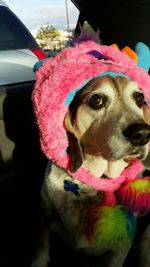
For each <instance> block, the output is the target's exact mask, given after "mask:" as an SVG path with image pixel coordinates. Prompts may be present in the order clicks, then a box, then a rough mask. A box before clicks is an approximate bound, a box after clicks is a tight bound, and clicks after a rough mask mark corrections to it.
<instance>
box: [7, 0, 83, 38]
mask: <svg viewBox="0 0 150 267" xmlns="http://www.w3.org/2000/svg"><path fill="white" fill-rule="evenodd" d="M4 1H5V3H6V4H7V5H8V6H9V7H10V9H11V10H12V11H13V12H14V13H15V14H16V15H17V16H18V17H19V18H20V19H21V20H22V22H23V23H24V24H25V25H26V26H27V28H28V29H29V30H30V31H31V33H32V34H34V33H36V32H37V30H38V29H39V28H40V27H41V26H43V25H45V24H46V23H50V24H53V25H54V26H55V27H56V28H57V29H63V30H67V18H66V5H65V0H25V1H21V0H4ZM67 3H68V13H69V25H70V28H74V27H75V24H76V21H77V18H78V10H77V9H76V7H75V6H74V5H73V4H72V2H71V1H70V0H67Z"/></svg>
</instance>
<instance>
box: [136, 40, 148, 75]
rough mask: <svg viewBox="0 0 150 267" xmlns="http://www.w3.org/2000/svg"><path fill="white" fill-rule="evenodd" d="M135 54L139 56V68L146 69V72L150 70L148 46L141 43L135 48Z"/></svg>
mask: <svg viewBox="0 0 150 267" xmlns="http://www.w3.org/2000/svg"><path fill="white" fill-rule="evenodd" d="M135 52H136V53H137V56H138V66H139V67H141V68H144V69H145V70H146V71H149V69H150V49H149V48H148V46H147V45H145V44H144V43H142V42H139V43H137V44H136V46H135Z"/></svg>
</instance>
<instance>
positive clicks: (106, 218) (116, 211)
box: [90, 205, 136, 247]
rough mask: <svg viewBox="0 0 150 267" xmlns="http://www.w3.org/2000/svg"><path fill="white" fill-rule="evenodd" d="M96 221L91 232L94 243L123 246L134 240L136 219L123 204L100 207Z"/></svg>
mask: <svg viewBox="0 0 150 267" xmlns="http://www.w3.org/2000/svg"><path fill="white" fill-rule="evenodd" d="M94 221H95V223H94V225H93V229H92V232H91V233H92V234H91V242H92V243H96V244H100V245H102V246H103V247H114V246H121V247H122V246H128V245H129V243H130V242H132V240H133V237H134V234H135V231H136V220H135V217H134V216H133V215H132V214H130V213H128V211H127V210H126V209H125V208H124V207H123V206H120V205H117V206H102V207H98V208H97V210H96V215H95V219H94ZM90 229H91V227H90Z"/></svg>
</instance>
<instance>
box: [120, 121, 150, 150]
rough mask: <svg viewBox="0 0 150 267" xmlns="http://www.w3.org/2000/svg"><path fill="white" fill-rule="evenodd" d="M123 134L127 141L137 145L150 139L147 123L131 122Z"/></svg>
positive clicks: (143, 143) (149, 129)
mask: <svg viewBox="0 0 150 267" xmlns="http://www.w3.org/2000/svg"><path fill="white" fill-rule="evenodd" d="M123 134H124V136H125V137H127V138H128V139H129V141H130V142H131V143H132V144H134V145H137V146H144V145H146V144H147V143H148V141H149V140H150V126H149V125H147V124H131V125H130V126H128V127H127V128H126V129H125V130H124V131H123Z"/></svg>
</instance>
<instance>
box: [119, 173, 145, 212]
mask: <svg viewBox="0 0 150 267" xmlns="http://www.w3.org/2000/svg"><path fill="white" fill-rule="evenodd" d="M116 198H117V201H118V202H119V203H121V204H123V205H125V206H126V207H127V208H128V210H129V212H131V213H135V212H138V213H139V214H140V215H145V214H147V213H148V212H149V211H150V177H144V178H138V179H135V180H133V181H131V182H129V183H127V184H125V185H123V186H121V188H120V189H119V190H118V191H117V192H116Z"/></svg>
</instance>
